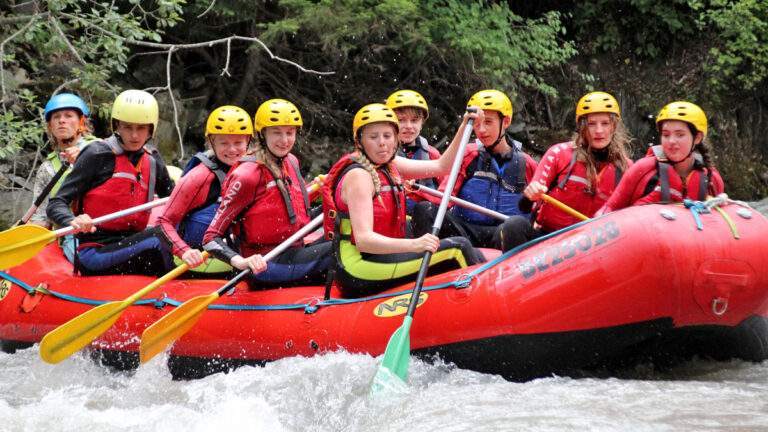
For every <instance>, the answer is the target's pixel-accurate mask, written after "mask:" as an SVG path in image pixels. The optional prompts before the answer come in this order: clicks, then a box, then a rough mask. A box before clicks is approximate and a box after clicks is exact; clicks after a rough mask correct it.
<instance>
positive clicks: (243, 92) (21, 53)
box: [0, 0, 768, 198]
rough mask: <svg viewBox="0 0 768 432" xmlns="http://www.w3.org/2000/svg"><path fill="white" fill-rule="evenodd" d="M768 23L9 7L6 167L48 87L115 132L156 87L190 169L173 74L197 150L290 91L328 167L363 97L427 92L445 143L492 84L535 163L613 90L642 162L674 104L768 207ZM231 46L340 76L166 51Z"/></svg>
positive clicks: (631, 2) (458, 8)
mask: <svg viewBox="0 0 768 432" xmlns="http://www.w3.org/2000/svg"><path fill="white" fill-rule="evenodd" d="M767 26H768V2H764V1H760V0H730V1H726V0H710V1H704V0H667V1H660V0H594V1H590V2H566V1H548V0H542V1H538V2H523V1H509V2H488V1H482V2H480V1H476V2H469V1H458V0H442V1H438V0H383V1H369V0H314V1H310V0H281V1H277V0H275V1H245V0H242V1H240V0H218V1H213V0H187V1H185V0H164V1H157V0H152V1H138V0H130V1H117V0H115V1H112V2H100V1H82V0H47V1H42V0H40V1H28V0H24V1H21V0H11V1H10V2H6V3H5V4H3V5H0V44H1V45H0V55H2V69H3V70H2V71H1V72H0V77H1V78H2V82H1V83H2V90H3V92H2V101H0V102H1V103H2V105H1V106H0V131H2V134H3V138H4V139H3V140H2V141H0V162H2V159H8V158H12V157H20V156H24V155H30V154H33V153H34V152H35V151H37V150H38V149H39V148H41V147H43V146H44V145H45V142H44V141H43V139H42V138H41V137H42V132H43V125H42V122H41V120H40V119H41V112H42V107H43V105H44V104H45V101H46V100H47V99H48V97H49V96H50V95H51V93H52V92H54V91H57V90H69V91H75V92H77V93H79V94H81V95H82V96H84V98H85V99H86V100H87V101H88V102H89V103H90V104H91V106H92V107H94V110H95V112H96V113H97V114H96V115H95V116H94V124H95V126H96V132H97V135H106V134H107V133H108V130H107V127H106V125H107V122H106V119H107V118H108V115H109V105H110V102H111V100H112V98H114V96H115V95H116V94H117V93H118V92H119V91H121V90H122V89H125V88H143V89H149V90H151V91H156V92H157V96H158V99H159V100H160V103H161V106H162V108H163V112H162V114H161V116H162V117H163V123H162V124H161V131H162V132H163V133H162V134H161V135H160V141H161V142H160V145H161V148H162V149H164V152H165V153H166V156H167V157H169V158H171V159H173V158H179V157H180V156H181V151H180V149H179V147H180V146H179V142H178V141H179V140H178V137H177V134H176V133H175V129H174V127H173V117H174V116H173V110H172V108H171V103H170V97H169V94H168V92H167V89H168V84H169V83H168V82H167V79H168V70H167V66H170V88H171V89H172V90H173V96H174V99H175V100H176V101H177V102H178V112H179V114H178V121H179V125H180V129H181V132H182V135H183V141H184V147H185V149H186V152H185V153H186V154H189V153H190V152H192V151H194V150H197V149H199V148H201V147H202V142H203V140H202V129H203V125H204V121H205V118H206V116H207V113H208V112H209V111H210V110H211V109H213V108H215V107H216V106H219V105H223V104H236V105H241V106H243V107H244V108H246V109H247V110H248V111H250V112H255V110H256V108H257V107H258V104H259V103H260V102H262V101H264V100H265V99H267V98H272V97H282V98H286V99H290V100H292V101H294V102H295V103H296V104H297V105H298V106H299V107H300V108H301V110H302V114H303V115H304V118H305V128H304V132H303V136H302V139H301V142H300V145H299V146H298V148H297V152H298V153H299V156H300V157H301V158H302V159H303V161H304V165H305V166H306V167H307V168H308V169H309V170H310V171H312V173H317V172H321V171H324V170H325V169H327V168H328V166H329V165H330V164H331V163H332V162H333V160H335V158H337V157H338V156H339V155H340V154H341V153H342V152H344V151H347V150H348V149H349V148H350V146H351V142H350V141H351V140H350V137H349V133H350V124H351V119H352V116H353V114H354V112H355V111H356V110H357V109H358V108H359V107H360V106H362V105H363V104H365V103H369V102H372V101H381V100H383V99H384V98H385V97H386V96H387V95H388V94H389V93H391V92H392V91H394V90H396V89H399V88H412V89H415V90H418V91H420V92H422V93H423V94H424V96H425V97H426V98H427V100H428V102H429V104H430V110H431V116H430V119H429V121H428V123H427V127H426V132H427V134H428V135H429V137H430V138H432V139H433V140H434V141H437V142H443V141H445V140H446V139H448V138H449V137H450V136H452V135H453V132H454V130H455V127H456V124H457V122H458V118H459V115H460V113H461V111H462V108H463V106H464V104H465V103H466V100H467V98H468V97H469V96H470V95H471V94H472V93H473V92H474V91H476V90H479V89H481V88H488V87H494V88H499V89H501V90H504V91H506V92H507V93H508V94H509V95H510V96H511V97H512V99H513V102H514V106H515V123H514V125H513V131H514V133H515V134H516V135H517V136H518V137H519V139H521V140H523V141H524V142H525V144H526V145H527V148H528V149H529V150H530V151H532V152H534V153H536V152H542V151H543V150H545V149H546V147H547V146H548V145H549V144H551V143H553V142H557V141H558V140H562V139H565V138H567V137H568V136H569V134H570V132H571V129H572V128H573V120H572V116H573V105H574V102H575V100H576V99H578V97H580V96H581V95H582V94H584V93H585V92H587V91H589V90H592V89H603V90H606V91H609V92H611V93H613V94H615V95H616V96H617V97H618V98H619V100H620V101H621V103H622V108H623V114H624V115H623V117H624V119H625V122H626V123H627V125H628V126H629V129H630V131H631V132H632V133H633V134H634V135H635V136H636V137H637V141H636V143H635V150H636V156H639V155H640V154H641V153H642V152H643V149H644V146H645V143H648V142H650V141H651V140H652V139H653V135H654V130H653V124H652V122H649V121H648V118H649V115H652V114H654V113H655V112H656V111H657V110H658V109H659V108H660V107H661V106H662V105H663V104H665V103H667V102H669V101H672V100H677V99H688V100H691V101H694V102H696V103H698V104H700V105H702V106H703V107H704V108H705V110H706V111H707V113H708V114H709V116H710V122H711V124H712V127H711V129H712V130H713V133H712V135H711V138H710V140H711V142H712V144H713V146H714V147H715V149H716V151H715V155H716V162H717V164H718V166H719V167H720V168H721V171H722V172H723V173H724V176H725V177H726V182H727V184H728V190H729V192H730V193H731V194H732V195H734V196H737V197H740V198H757V197H764V196H765V195H768V189H767V188H766V181H768V168H767V167H766V163H765V161H766V159H765V158H766V156H768V146H767V145H766V144H765V141H764V137H765V136H766V133H768V121H766V120H768V119H766V114H765V113H766V112H768V110H764V109H763V108H764V106H765V104H766V75H768V51H767V50H768V43H766V42H768V40H766V39H768V32H767V31H766V30H768V29H767V28H766V27H767ZM233 35H239V36H246V37H256V38H259V39H260V40H261V41H263V43H264V44H265V47H266V48H268V49H269V50H270V51H271V53H272V54H273V55H275V56H279V57H281V58H284V59H287V60H290V61H292V62H295V63H297V64H300V65H301V66H303V67H305V68H306V69H311V70H317V71H332V72H334V73H333V74H332V75H318V74H313V73H307V72H303V71H301V70H300V69H298V68H297V67H294V66H293V65H291V64H288V63H285V62H281V61H278V60H275V59H273V58H272V57H271V56H270V55H269V54H268V53H267V52H266V51H265V49H264V47H263V46H261V45H259V44H258V43H255V42H252V41H246V40H234V41H232V42H231V43H230V44H229V45H227V44H221V43H220V44H213V45H210V46H209V45H202V46H196V47H189V48H183V47H180V48H179V49H176V50H175V51H174V52H173V54H172V55H171V56H170V64H168V63H167V60H168V55H167V50H168V46H169V45H172V44H174V45H180V44H194V43H200V42H205V41H210V40H218V39H221V38H225V37H229V36H233ZM228 46H229V48H230V50H229V51H228ZM30 160H31V159H30ZM30 165H31V164H30Z"/></svg>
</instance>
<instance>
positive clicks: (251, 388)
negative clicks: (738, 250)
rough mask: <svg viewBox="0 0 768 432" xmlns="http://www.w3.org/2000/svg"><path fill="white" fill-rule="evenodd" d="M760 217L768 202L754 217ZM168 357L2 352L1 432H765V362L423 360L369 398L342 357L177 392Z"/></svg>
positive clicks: (349, 357) (363, 374)
mask: <svg viewBox="0 0 768 432" xmlns="http://www.w3.org/2000/svg"><path fill="white" fill-rule="evenodd" d="M755 206H756V207H757V208H758V209H760V210H761V211H762V212H763V213H766V210H768V200H763V201H762V202H760V203H756V205H755ZM166 360H167V359H166V358H163V356H158V357H157V358H155V359H153V360H152V361H151V362H150V363H148V364H147V365H144V366H142V367H141V368H139V369H138V370H137V371H135V372H132V373H126V372H122V373H115V372H111V371H109V370H107V369H105V368H103V367H100V366H98V365H96V363H94V362H93V361H92V360H91V359H90V357H89V356H88V355H87V354H77V355H74V356H72V357H71V358H70V359H68V360H66V361H64V362H63V363H61V364H58V365H49V364H46V363H44V362H42V360H40V359H39V357H38V352H37V346H35V347H33V348H30V349H26V350H22V351H19V352H17V353H16V354H3V353H0V431H2V432H6V431H7V432H16V431H46V432H53V431H78V432H81V431H84V430H87V431H89V432H98V431H214V430H215V431H303V430H313V431H406V430H416V429H418V430H420V431H437V430H439V431H441V432H448V431H467V430H472V431H515V430H520V431H523V430H524V431H529V430H536V431H570V430H573V431H584V430H590V431H701V430H717V431H768V362H763V363H759V364H756V363H749V362H743V361H730V362H714V361H710V360H702V359H695V360H692V361H690V362H687V363H684V364H682V365H678V366H676V367H674V368H673V369H670V370H664V371H658V370H656V369H655V368H653V367H652V366H650V365H640V366H637V367H635V368H634V369H631V370H626V371H622V372H620V373H618V374H614V375H613V376H610V377H590V378H568V377H558V376H552V377H547V378H541V379H537V380H533V381H529V382H525V383H513V382H508V381H505V380H504V379H502V378H500V377H498V376H494V375H486V374H480V373H476V372H472V371H469V370H462V369H457V368H455V367H452V366H451V365H446V364H441V363H437V364H428V363H424V362H421V361H419V360H415V359H414V360H412V363H411V366H410V368H409V371H410V374H411V377H410V387H409V388H408V390H407V392H405V393H403V394H384V395H383V396H379V397H375V398H371V397H369V395H368V389H369V387H370V383H371V380H372V377H373V375H374V374H375V372H376V370H377V367H378V364H377V359H374V358H372V357H370V356H366V355H357V354H354V355H353V354H349V353H344V352H341V353H332V354H326V355H323V356H318V357H314V358H288V359H284V360H280V361H277V362H273V363H270V364H268V365H266V366H264V367H242V368H239V369H237V370H235V371H233V372H231V373H228V374H216V375H211V376H209V377H207V378H204V379H200V380H195V381H173V380H172V379H171V376H170V374H169V372H168V370H167V368H166V366H165V361H166Z"/></svg>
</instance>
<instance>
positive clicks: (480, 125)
mask: <svg viewBox="0 0 768 432" xmlns="http://www.w3.org/2000/svg"><path fill="white" fill-rule="evenodd" d="M511 122H512V119H511V118H510V117H501V114H500V113H499V112H498V111H486V110H483V116H482V120H480V121H477V122H475V124H474V126H473V129H474V131H475V136H476V137H477V139H479V140H480V142H482V143H483V145H484V146H486V147H488V146H490V145H493V143H495V142H496V140H497V139H499V135H500V134H502V133H504V131H505V130H506V129H507V128H508V127H509V124H510V123H511Z"/></svg>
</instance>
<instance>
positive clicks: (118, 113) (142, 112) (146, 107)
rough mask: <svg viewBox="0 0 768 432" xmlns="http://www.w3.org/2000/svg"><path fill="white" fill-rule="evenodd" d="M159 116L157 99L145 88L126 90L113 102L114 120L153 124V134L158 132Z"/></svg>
mask: <svg viewBox="0 0 768 432" xmlns="http://www.w3.org/2000/svg"><path fill="white" fill-rule="evenodd" d="M158 118H159V117H158V108H157V100H156V99H155V97H154V96H152V95H151V94H149V93H147V92H145V91H144V90H126V91H124V92H122V93H120V94H119V95H117V97H116V98H115V103H114V104H112V120H120V121H124V122H128V123H136V124H151V125H152V136H154V135H155V133H157V122H158Z"/></svg>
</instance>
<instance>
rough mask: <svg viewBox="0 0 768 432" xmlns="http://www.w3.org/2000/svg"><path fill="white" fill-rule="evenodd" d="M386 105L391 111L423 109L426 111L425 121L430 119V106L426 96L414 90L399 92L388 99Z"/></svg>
mask: <svg viewBox="0 0 768 432" xmlns="http://www.w3.org/2000/svg"><path fill="white" fill-rule="evenodd" d="M386 105H387V106H388V107H389V108H390V109H391V110H393V111H394V110H395V109H396V108H421V109H422V110H424V119H425V120H426V119H427V118H428V117H429V106H427V101H426V100H424V96H422V95H421V94H419V92H416V91H413V90H398V91H396V92H394V93H392V94H391V95H389V97H388V98H387V101H386Z"/></svg>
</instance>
